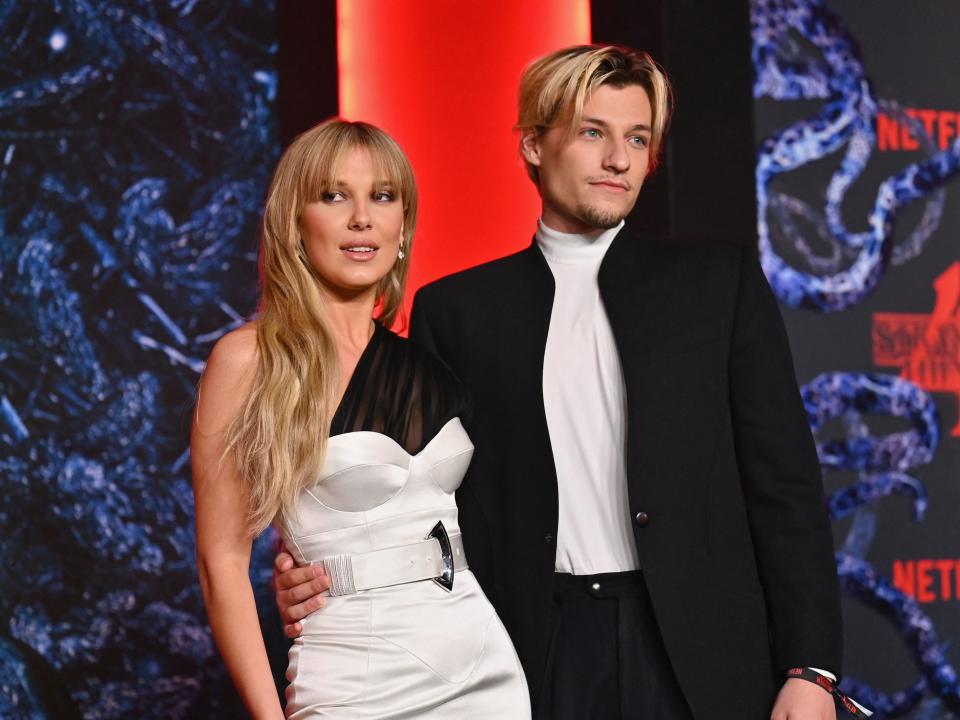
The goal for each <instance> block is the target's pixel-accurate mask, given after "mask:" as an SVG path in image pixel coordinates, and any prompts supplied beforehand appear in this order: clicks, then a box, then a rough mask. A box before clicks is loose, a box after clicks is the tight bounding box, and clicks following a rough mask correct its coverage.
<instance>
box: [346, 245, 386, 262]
mask: <svg viewBox="0 0 960 720" xmlns="http://www.w3.org/2000/svg"><path fill="white" fill-rule="evenodd" d="M340 252H342V253H343V254H344V255H346V256H347V257H348V258H350V259H351V260H353V261H354V262H370V261H371V260H373V258H375V257H376V256H377V253H378V252H379V248H375V247H373V246H372V245H350V246H347V247H343V248H340Z"/></svg>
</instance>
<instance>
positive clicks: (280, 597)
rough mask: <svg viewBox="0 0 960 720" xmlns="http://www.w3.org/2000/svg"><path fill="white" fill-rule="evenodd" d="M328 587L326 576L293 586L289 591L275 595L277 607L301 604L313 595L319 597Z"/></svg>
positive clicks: (328, 581) (328, 580)
mask: <svg viewBox="0 0 960 720" xmlns="http://www.w3.org/2000/svg"><path fill="white" fill-rule="evenodd" d="M329 587H330V579H329V578H327V577H326V576H323V577H318V578H314V579H313V580H311V581H310V582H306V583H303V584H302V585H295V586H294V587H292V588H290V589H289V590H283V591H281V592H278V593H277V605H279V606H281V607H282V606H284V605H295V604H297V603H299V602H303V601H304V600H307V599H309V598H312V597H313V596H314V595H319V594H320V593H322V592H323V591H324V590H327V589H328V588H329Z"/></svg>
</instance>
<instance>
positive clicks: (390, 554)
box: [322, 523, 468, 596]
mask: <svg viewBox="0 0 960 720" xmlns="http://www.w3.org/2000/svg"><path fill="white" fill-rule="evenodd" d="M438 525H439V523H438ZM441 527H442V526H441ZM444 541H447V542H444ZM445 544H446V545H447V546H448V547H449V556H448V557H446V558H445V557H444V552H443V547H444V545H445ZM322 562H323V566H324V568H325V569H326V571H327V576H328V577H329V578H330V591H329V594H330V595H332V596H336V595H352V594H353V593H356V592H360V591H361V590H372V589H374V588H380V587H388V586H390V585H402V584H404V583H411V582H418V581H420V580H434V581H436V582H437V584H438V585H440V586H441V587H443V588H445V589H447V590H450V589H452V587H453V576H454V573H455V572H457V571H460V570H466V569H467V567H468V566H467V556H466V555H465V554H464V552H463V540H462V538H461V536H460V533H455V534H453V535H450V536H449V538H448V536H447V534H446V532H445V531H444V532H443V540H441V539H440V538H439V537H428V538H427V539H426V540H420V541H419V542H415V543H410V544H409V545H400V546H398V547H392V548H385V549H383V550H374V551H372V552H366V553H359V554H357V555H332V556H330V557H326V558H324V559H323V560H322Z"/></svg>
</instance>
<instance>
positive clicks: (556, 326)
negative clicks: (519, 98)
mask: <svg viewBox="0 0 960 720" xmlns="http://www.w3.org/2000/svg"><path fill="white" fill-rule="evenodd" d="M622 227H623V223H622V222H621V223H620V224H619V225H618V226H617V227H615V228H611V229H609V230H602V231H597V232H593V233H590V234H587V235H577V234H570V233H562V232H558V231H556V230H553V229H551V228H548V227H547V226H546V225H544V224H543V221H540V223H539V225H538V228H537V235H536V241H537V245H538V246H539V248H540V250H541V252H542V253H543V256H544V257H545V258H546V259H547V264H548V265H549V266H550V270H551V271H552V272H553V278H554V281H555V283H556V293H555V294H554V300H553V313H552V314H551V316H550V330H549V332H548V334H547V347H546V351H545V353H544V358H543V405H544V409H545V410H546V415H547V429H548V430H549V432H550V443H551V445H552V446H553V459H554V462H555V464H556V468H557V486H558V491H559V497H560V523H559V529H558V530H557V560H556V570H557V572H565V573H572V574H574V575H594V574H596V573H607V572H623V571H626V570H636V569H638V568H639V567H640V560H639V558H638V557H637V549H636V546H635V545H634V539H633V530H632V527H631V525H630V512H629V511H630V504H629V501H628V498H627V469H626V441H627V434H626V430H627V404H626V403H627V401H626V390H625V387H624V382H623V369H622V368H621V367H620V356H619V354H618V353H617V346H616V343H615V342H614V339H613V331H612V330H611V329H610V321H609V320H608V319H607V313H606V311H605V310H604V307H603V302H602V301H601V299H600V287H599V285H598V284H597V273H598V272H599V270H600V262H601V261H602V260H603V256H604V255H605V254H606V252H607V248H609V247H610V243H611V242H613V238H614V237H615V236H616V234H617V233H618V232H620V229H621V228H622Z"/></svg>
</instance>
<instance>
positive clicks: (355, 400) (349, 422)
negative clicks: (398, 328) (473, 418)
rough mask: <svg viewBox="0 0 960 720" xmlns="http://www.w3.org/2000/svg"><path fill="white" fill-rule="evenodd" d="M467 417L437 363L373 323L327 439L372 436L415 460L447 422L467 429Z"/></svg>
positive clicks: (460, 390)
mask: <svg viewBox="0 0 960 720" xmlns="http://www.w3.org/2000/svg"><path fill="white" fill-rule="evenodd" d="M469 414H470V400H469V397H468V395H467V392H466V389H465V388H464V387H463V385H462V384H461V383H460V382H459V380H457V378H456V377H454V375H453V373H452V372H450V370H449V369H448V368H447V367H446V366H445V365H444V364H443V363H442V362H440V361H439V360H438V359H436V358H435V357H433V356H432V355H431V354H430V353H429V352H427V351H426V350H424V349H422V348H421V347H419V346H418V345H416V343H413V342H411V341H409V340H405V339H404V338H402V337H400V336H398V335H396V334H394V333H392V332H390V331H389V330H387V329H386V328H384V327H383V326H381V325H380V324H379V323H377V324H376V328H375V330H374V333H373V337H372V338H371V339H370V344H369V345H368V346H367V348H366V349H365V350H364V351H363V354H362V355H361V356H360V360H359V361H358V362H357V368H356V370H354V373H353V376H352V377H351V378H350V382H349V383H348V385H347V389H346V392H345V393H344V396H343V400H341V401H340V406H339V407H338V408H337V412H336V414H335V415H334V416H333V423H332V425H331V428H330V434H331V435H341V434H343V433H348V432H356V431H370V432H378V433H382V434H384V435H387V436H389V437H391V438H393V439H394V440H395V441H396V442H397V443H399V444H400V445H401V446H402V447H403V448H404V449H405V450H406V451H407V452H408V453H410V454H411V455H415V454H416V453H418V452H420V451H421V450H422V449H423V448H424V447H425V446H426V444H427V443H428V442H430V440H432V439H433V437H434V436H435V435H436V434H437V433H438V432H439V431H440V429H441V428H442V427H443V426H444V425H446V424H447V423H448V422H449V421H450V420H452V419H453V418H455V417H459V418H460V420H461V422H463V424H464V425H467V424H468V423H469Z"/></svg>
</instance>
